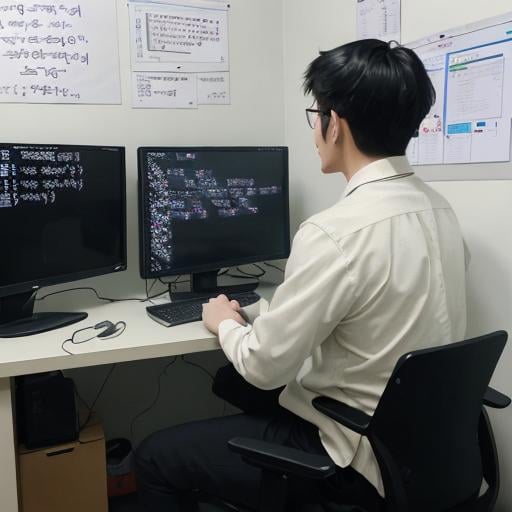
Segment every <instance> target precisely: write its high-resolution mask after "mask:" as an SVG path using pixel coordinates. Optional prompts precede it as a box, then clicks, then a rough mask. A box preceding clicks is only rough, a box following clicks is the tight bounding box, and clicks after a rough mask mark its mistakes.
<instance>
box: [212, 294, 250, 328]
mask: <svg viewBox="0 0 512 512" xmlns="http://www.w3.org/2000/svg"><path fill="white" fill-rule="evenodd" d="M239 311H240V304H239V303H238V302H237V301H236V300H232V301H230V300H228V298H227V297H226V296H225V295H219V296H218V297H216V298H215V299H210V302H208V304H203V323H204V325H205V326H206V328H207V329H208V330H209V331H210V332H213V334H219V325H220V323H221V322H222V321H223V320H228V319H232V320H234V321H235V322H238V323H239V324H241V325H246V323H247V322H246V321H245V320H244V319H243V317H242V316H241V314H240V313H239Z"/></svg>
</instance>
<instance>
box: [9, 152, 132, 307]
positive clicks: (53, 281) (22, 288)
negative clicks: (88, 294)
mask: <svg viewBox="0 0 512 512" xmlns="http://www.w3.org/2000/svg"><path fill="white" fill-rule="evenodd" d="M12 146H15V147H21V146H22V147H32V148H64V149H69V148H74V149H75V150H77V151H80V150H82V149H85V150H105V151H112V150H115V151H119V152H120V157H121V162H120V163H121V166H120V167H121V176H120V178H121V179H120V182H121V191H120V192H121V210H122V211H121V236H122V240H121V242H122V247H121V261H119V263H117V264H115V265H112V266H108V267H97V268H93V269H89V270H84V271H82V272H73V273H68V274H59V275H55V276H50V277H45V278H40V279H33V280H31V281H23V282H20V283H16V284H9V285H1V284H0V297H7V296H9V295H16V294H19V293H24V292H28V291H30V290H34V291H36V290H38V289H39V288H43V287H45V286H53V285H57V284H63V283H69V282H72V281H78V280H80V279H87V278H89V277H98V276H102V275H105V274H111V273H114V272H121V271H123V270H126V268H127V262H128V254H127V253H128V249H127V248H128V244H127V225H126V218H127V214H126V148H125V146H104V145H102V146H95V145H83V144H51V143H50V144H46V143H35V142H31V143H23V142H13V143H8V142H1V143H0V148H4V147H12Z"/></svg>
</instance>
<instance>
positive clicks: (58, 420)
mask: <svg viewBox="0 0 512 512" xmlns="http://www.w3.org/2000/svg"><path fill="white" fill-rule="evenodd" d="M16 416H17V421H16V425H17V432H18V439H19V441H20V442H21V443H23V444H24V445H25V446H26V447H27V448H28V449H34V448H41V447H43V446H51V445H55V444H60V443H67V442H70V441H76V440H77V439H78V434H79V426H78V416H77V411H76V404H75V387H74V383H73V380H72V379H69V378H66V377H64V375H63V374H62V372H60V371H57V372H47V373H38V374H35V375H25V376H23V377H16Z"/></svg>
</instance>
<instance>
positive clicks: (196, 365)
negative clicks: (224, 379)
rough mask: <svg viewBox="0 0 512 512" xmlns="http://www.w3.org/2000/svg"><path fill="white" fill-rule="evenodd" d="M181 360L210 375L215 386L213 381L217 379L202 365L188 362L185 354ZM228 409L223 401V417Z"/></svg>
mask: <svg viewBox="0 0 512 512" xmlns="http://www.w3.org/2000/svg"><path fill="white" fill-rule="evenodd" d="M180 359H181V360H182V361H183V362H184V363H185V364H188V365H190V366H195V367H196V368H199V369H200V370H201V371H203V372H204V373H206V375H208V377H210V379H211V381H212V384H213V381H214V380H215V377H214V376H213V375H212V374H211V373H210V372H209V371H208V370H207V369H206V368H204V367H203V366H201V365H200V364H197V363H192V362H191V361H187V360H186V359H185V354H183V355H181V356H180ZM226 407H227V402H226V400H223V404H222V414H221V416H223V417H224V416H225V415H226Z"/></svg>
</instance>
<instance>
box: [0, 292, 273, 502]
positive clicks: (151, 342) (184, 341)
mask: <svg viewBox="0 0 512 512" xmlns="http://www.w3.org/2000/svg"><path fill="white" fill-rule="evenodd" d="M274 289H275V285H261V286H260V287H259V288H258V290H257V292H258V293H259V294H260V295H261V296H262V297H263V298H266V299H269V298H270V297H271V296H272V294H273V291H274ZM87 293H88V292H84V291H82V292H68V293H63V294H60V295H56V296H54V297H51V298H50V297H49V298H48V299H45V300H44V301H41V302H39V303H38V304H37V310H38V311H45V310H46V311H86V312H87V313H88V314H89V316H88V318H86V319H85V320H83V321H81V322H78V323H76V324H73V325H71V326H68V327H63V328H62V329H57V330H54V331H50V332H47V333H42V334H38V335H35V336H29V337H24V338H11V339H0V464H1V466H0V510H1V511H2V512H18V489H17V474H16V446H15V429H14V414H13V399H12V392H13V389H12V387H11V383H12V377H15V376H17V375H26V374H31V373H39V372H46V371H52V370H65V369H68V368H79V367H84V366H95V365H102V364H110V363H119V362H124V361H135V360H138V359H151V358H156V357H168V356H174V355H179V354H190V353H193V352H203V351H206V350H216V349H218V348H220V347H219V343H218V341H217V338H216V336H214V335H213V334H211V333H210V332H208V330H207V329H206V328H205V327H204V326H203V325H202V323H201V322H194V323H190V324H183V325H178V326H175V327H170V328H167V327H164V326H162V325H160V324H158V323H157V322H155V321H154V320H152V319H151V318H149V317H148V315H147V313H146V306H147V305H148V303H147V302H146V303H140V302H135V301H133V302H116V303H103V304H102V303H100V301H97V302H94V299H93V298H91V296H90V295H84V294H87ZM84 299H87V300H89V303H86V302H84ZM91 301H93V302H91ZM164 302H165V300H164ZM261 303H262V307H265V306H266V301H263V300H262V301H261ZM102 320H110V321H112V322H118V321H120V320H123V321H125V322H126V329H125V331H124V332H123V334H121V335H120V336H118V337H117V338H113V339H110V340H91V341H89V342H87V343H83V344H81V345H74V344H71V343H67V344H66V348H67V349H68V350H69V351H70V352H73V353H74V355H69V354H66V353H65V352H64V351H63V350H62V348H61V345H62V342H63V341H64V340H65V339H67V338H70V337H71V335H72V334H73V332H74V331H76V330H77V329H80V328H82V327H87V326H91V325H94V324H96V323H98V322H100V321H102Z"/></svg>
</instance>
